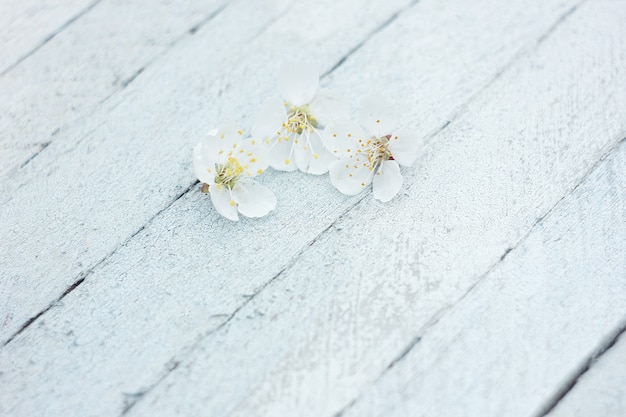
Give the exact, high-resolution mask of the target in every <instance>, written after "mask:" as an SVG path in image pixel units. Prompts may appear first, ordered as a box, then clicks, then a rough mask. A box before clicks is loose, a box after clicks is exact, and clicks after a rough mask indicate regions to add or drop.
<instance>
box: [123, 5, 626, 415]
mask: <svg viewBox="0 0 626 417" xmlns="http://www.w3.org/2000/svg"><path fill="white" fill-rule="evenodd" d="M429 4H430V3H428V2H424V3H420V6H422V7H426V5H429ZM459 7H460V6H459ZM417 10H423V9H420V8H419V6H418V7H416V13H417ZM459 15H461V16H462V15H465V13H460V14H459ZM623 17H624V16H623V13H616V12H615V10H614V8H612V7H611V3H610V2H593V3H586V4H585V5H583V6H582V7H581V8H580V10H578V11H576V12H574V13H573V14H572V15H571V16H569V17H568V18H566V19H564V20H563V21H562V22H561V24H560V25H559V26H557V27H556V28H555V29H554V30H553V31H551V32H550V33H549V34H548V35H547V37H545V38H542V39H541V40H540V42H539V43H540V44H539V46H538V48H537V50H536V52H534V53H533V54H532V55H531V56H529V57H527V58H524V59H522V60H521V62H520V63H519V64H516V65H513V66H512V67H511V68H510V69H509V70H507V71H505V72H504V73H503V74H502V75H501V76H500V77H499V78H498V80H496V81H495V82H494V83H493V84H492V85H491V86H490V87H489V88H488V89H487V90H486V91H485V92H484V93H482V94H480V95H479V96H477V97H476V98H475V100H474V101H473V102H472V103H470V104H469V105H468V109H467V111H466V112H464V113H463V114H462V115H460V116H459V117H457V118H456V120H454V121H453V122H452V123H451V124H450V126H449V127H448V128H447V129H445V130H444V131H443V132H442V133H441V134H439V135H437V136H436V137H435V139H434V140H433V141H432V143H431V144H430V145H429V149H428V150H427V153H426V155H425V156H424V157H423V158H422V159H421V166H420V167H418V168H416V169H415V170H408V171H405V173H406V174H407V179H406V182H407V184H410V185H409V188H408V190H407V195H405V196H403V197H402V198H399V199H397V200H394V201H393V202H392V203H390V204H386V205H377V204H376V202H374V201H371V200H370V199H369V198H366V199H365V201H363V202H362V203H361V204H359V205H358V206H357V207H356V208H355V209H354V210H351V211H350V212H349V213H348V214H346V215H345V216H344V218H342V219H341V220H340V221H339V222H337V223H336V224H335V226H334V227H333V228H331V229H329V231H328V233H326V234H325V235H324V236H322V237H321V238H319V239H318V240H317V241H316V242H315V243H313V245H312V246H311V247H310V248H309V249H307V250H305V251H304V252H303V254H302V255H301V256H300V257H299V258H298V261H297V262H296V263H295V264H294V265H293V266H291V267H289V268H288V269H287V270H286V271H285V272H284V273H283V274H281V276H280V277H278V279H276V280H274V281H273V282H272V283H271V284H269V285H268V286H266V287H265V288H264V289H263V290H262V291H260V292H259V293H258V295H257V296H256V297H255V298H254V299H253V300H252V301H251V302H250V303H248V304H247V305H245V306H244V307H243V308H241V310H239V311H238V312H237V314H236V315H235V316H234V317H233V318H232V319H230V320H229V322H228V323H227V324H226V326H224V327H223V328H221V329H219V330H217V331H216V332H214V333H213V334H211V335H210V336H209V337H207V338H206V339H205V340H203V341H202V342H201V343H199V344H198V347H197V348H196V349H195V350H194V351H193V352H192V353H191V354H189V355H188V356H187V358H186V359H184V360H183V361H182V362H181V364H180V365H179V366H178V367H177V369H176V370H174V371H172V372H171V375H170V376H169V377H168V378H167V379H166V380H165V381H163V382H162V383H160V384H159V385H158V386H156V387H155V388H154V389H152V390H151V391H150V392H149V393H148V394H146V396H144V398H143V399H142V400H141V401H140V402H138V403H137V405H136V406H135V407H134V408H133V409H132V410H131V413H130V415H146V416H147V415H150V416H155V415H157V416H158V415H170V414H174V413H178V414H182V415H187V414H189V415H193V414H198V413H206V414H216V415H230V416H247V415H255V416H258V415H290V414H295V413H297V414H298V415H333V414H334V413H335V412H337V411H339V410H341V409H342V408H343V407H344V406H345V405H347V404H349V403H350V401H351V400H352V399H353V398H355V397H356V396H357V395H358V394H359V392H360V391H361V390H362V389H363V388H364V387H366V386H368V385H369V384H371V383H372V382H374V381H375V380H376V379H377V378H378V377H379V375H381V373H383V372H384V371H385V369H387V367H388V366H390V364H392V363H393V362H394V361H395V360H396V359H397V358H398V357H401V356H402V354H403V352H404V351H405V350H406V348H407V347H408V346H411V345H412V344H413V343H415V341H416V339H415V337H416V336H418V335H420V334H421V329H425V328H427V327H429V326H430V325H432V324H433V323H434V322H436V321H437V320H438V319H439V317H440V315H441V314H443V313H444V312H445V311H446V310H447V309H449V308H450V306H452V305H454V304H455V303H456V302H458V300H459V299H461V298H462V297H463V296H464V295H465V294H466V293H467V291H468V290H469V289H470V288H472V287H473V286H474V285H476V284H477V283H478V282H479V281H480V278H481V277H482V276H484V274H485V273H486V272H487V271H489V270H490V268H492V267H493V265H495V264H497V263H498V262H499V260H500V259H501V257H502V256H503V255H504V254H506V253H507V251H508V250H509V249H510V248H513V247H515V246H516V245H517V244H518V242H520V241H521V240H523V238H524V236H525V235H526V233H527V231H528V230H530V229H531V228H532V226H533V225H534V224H535V222H536V221H537V219H539V218H541V217H542V216H544V215H546V213H549V212H550V210H551V208H552V207H554V205H555V204H556V203H557V202H558V201H559V200H560V199H561V198H562V196H563V195H565V194H566V193H567V192H569V191H571V190H572V189H574V188H575V187H576V186H577V184H579V183H580V181H581V180H582V179H583V178H584V177H585V175H586V174H587V173H588V172H589V171H590V169H592V168H593V166H594V164H595V163H596V162H597V161H598V160H599V159H600V158H601V157H602V156H603V155H605V154H606V153H608V152H609V151H610V150H611V149H614V147H615V146H616V144H617V143H618V141H619V140H620V139H622V138H623V137H624V136H625V133H626V125H625V122H624V119H623V118H622V117H621V116H620V114H621V111H622V110H621V109H623V108H624V106H625V105H626V90H625V89H623V88H622V87H623V83H624V79H626V78H625V77H624V68H626V66H624V65H623V60H624V56H623V54H621V52H620V51H622V50H623V47H624V39H623V35H622V31H621V28H622V27H623V23H622V22H623ZM598 19H599V20H600V21H602V22H603V25H598V21H599V20H598ZM480 21H481V22H483V23H484V22H486V21H487V22H488V21H489V19H481V20H480ZM413 22H414V21H413ZM398 24H400V23H398ZM415 26H416V27H419V26H420V25H417V24H416V25H415ZM600 26H602V27H601V28H600ZM398 27H401V26H398ZM456 28H457V30H459V31H460V32H461V33H463V34H464V35H465V38H464V39H467V38H471V36H470V35H469V33H470V32H469V31H465V30H461V28H463V29H464V27H463V26H461V25H460V22H457V25H456ZM394 34H396V35H397V33H394ZM494 37H497V36H494ZM396 39H397V38H396ZM373 41H375V40H373ZM370 46H371V47H372V48H376V46H377V45H375V44H368V46H367V47H368V49H369V47H370ZM418 55H419V56H422V57H425V56H429V54H428V53H423V54H416V56H418ZM359 63H360V60H359V58H358V57H355V59H353V60H350V61H349V62H348V63H346V66H345V67H343V68H342V69H341V70H339V71H338V72H337V73H336V74H335V76H334V77H335V78H336V80H337V82H339V80H341V82H343V83H345V85H347V86H349V87H350V89H351V90H352V89H354V91H358V90H359V84H358V83H359V82H362V81H363V79H367V78H369V77H370V76H369V74H368V73H367V72H366V70H363V67H361V66H357V65H358V64H359ZM352 65H355V66H352ZM356 68H360V69H361V71H362V72H360V73H359V74H362V75H354V74H355V69H356ZM344 71H345V73H344ZM373 71H376V70H373ZM363 72H364V73H363ZM342 73H343V74H344V75H343V77H345V78H343V77H342ZM347 74H350V77H348V76H347ZM402 74H404V73H402ZM340 77H341V78H340ZM361 77H363V78H361ZM398 77H399V76H398V75H397V74H396V78H395V82H394V83H393V84H391V83H390V84H389V90H390V91H389V92H390V93H391V94H392V95H393V96H397V97H402V95H403V94H402V90H404V91H406V90H407V89H408V88H409V87H408V86H410V85H412V84H411V83H409V82H406V83H404V82H402V79H400V80H399V79H398ZM407 77H410V75H408V76H407ZM582 80H584V82H583V81H582ZM353 82H354V84H353ZM435 85H436V84H435ZM394 86H396V87H394ZM396 89H397V90H396ZM619 90H621V92H618V91H619ZM410 92H412V91H410V90H409V91H408V93H410ZM439 93H440V94H441V91H439ZM427 96H428V95H427V94H423V95H414V96H413V97H427ZM598 115H602V118H603V123H602V124H599V123H597V120H598ZM616 195H617V196H619V193H617V194H616ZM617 206H618V207H619V204H618V205H617ZM616 224H619V221H617V222H616ZM612 238H613V239H615V238H616V235H615V234H614V235H612ZM612 265H613V266H616V265H615V264H612ZM617 270H619V269H613V268H611V267H609V274H610V275H609V276H613V277H615V271H617ZM227 282H233V283H234V285H235V286H237V285H240V284H239V283H238V282H237V281H233V280H229V281H227ZM621 282H623V281H617V282H616V281H613V288H614V289H617V288H621V287H619V285H620V283H621ZM226 285H228V284H226ZM617 293H618V295H615V297H619V292H617ZM622 294H623V292H622ZM579 295H580V293H579ZM582 297H585V295H584V291H583V293H582ZM613 300H615V303H616V305H617V306H619V303H620V299H619V298H613ZM578 301H579V302H581V303H582V304H586V303H585V301H584V300H578ZM483 302H484V300H483ZM586 305H588V304H586ZM485 308H486V307H485ZM606 311H609V312H611V313H610V314H611V315H606V316H604V319H606V320H607V323H610V322H613V323H615V321H616V319H617V313H616V311H617V310H601V311H600V313H602V312H606ZM619 311H623V309H620V310H619ZM607 314H608V313H607ZM600 317H601V316H599V318H598V319H597V320H595V321H594V322H596V323H597V322H598V321H599V320H600ZM604 330H606V328H605V329H604ZM466 331H468V332H469V330H466ZM600 334H602V333H600ZM469 337H471V335H470V336H469ZM496 337H497V335H496ZM590 340H593V338H592V339H590ZM596 340H597V339H596ZM537 354H538V355H540V354H541V352H537ZM180 358H184V356H182V355H179V356H176V357H175V360H179V359H180ZM504 369H506V368H504ZM561 377H563V375H561ZM551 388H554V389H557V388H558V387H557V386H554V385H553V386H551ZM296 410H297V411H296ZM382 415H385V414H384V413H382Z"/></svg>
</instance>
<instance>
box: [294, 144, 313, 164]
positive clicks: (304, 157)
mask: <svg viewBox="0 0 626 417" xmlns="http://www.w3.org/2000/svg"><path fill="white" fill-rule="evenodd" d="M296 137H297V138H298V143H297V144H295V145H294V146H293V157H294V159H295V161H296V166H297V167H298V169H299V170H300V171H302V172H307V171H308V170H309V160H310V159H313V156H312V154H311V151H310V150H309V148H308V141H307V139H306V137H305V136H304V135H298V136H296Z"/></svg>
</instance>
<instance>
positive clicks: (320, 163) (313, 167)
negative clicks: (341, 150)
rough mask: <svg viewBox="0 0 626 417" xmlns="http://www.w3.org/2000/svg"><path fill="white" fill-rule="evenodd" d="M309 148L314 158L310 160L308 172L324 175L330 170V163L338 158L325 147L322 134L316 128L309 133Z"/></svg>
mask: <svg viewBox="0 0 626 417" xmlns="http://www.w3.org/2000/svg"><path fill="white" fill-rule="evenodd" d="M309 149H310V153H311V156H312V158H311V159H310V160H309V169H308V170H307V172H308V173H309V174H313V175H322V174H325V173H327V172H328V168H329V167H330V164H332V163H333V162H335V161H336V160H337V158H336V157H335V156H334V155H333V154H332V153H331V152H330V151H329V150H327V149H326V148H325V147H324V143H323V142H322V134H321V133H320V132H319V131H317V130H315V131H313V132H311V134H310V135H309Z"/></svg>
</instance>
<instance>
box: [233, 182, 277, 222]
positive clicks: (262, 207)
mask: <svg viewBox="0 0 626 417" xmlns="http://www.w3.org/2000/svg"><path fill="white" fill-rule="evenodd" d="M233 197H234V198H235V201H236V202H237V203H238V204H239V206H238V207H239V212H240V213H241V214H243V215H244V216H246V217H263V216H265V215H266V214H267V213H269V212H270V211H272V210H274V209H275V208H276V196H274V193H273V192H272V190H270V189H269V188H267V187H264V186H262V185H261V184H259V183H258V182H256V181H254V180H249V181H246V182H244V183H242V184H238V186H237V187H235V189H234V190H233Z"/></svg>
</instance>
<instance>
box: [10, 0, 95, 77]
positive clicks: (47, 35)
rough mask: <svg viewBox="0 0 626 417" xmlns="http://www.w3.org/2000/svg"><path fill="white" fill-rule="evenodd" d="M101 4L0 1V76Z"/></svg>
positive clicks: (62, 0)
mask: <svg viewBox="0 0 626 417" xmlns="http://www.w3.org/2000/svg"><path fill="white" fill-rule="evenodd" d="M100 1H101V0H57V1H51V0H48V1H40V0H2V3H0V76H1V75H3V74H4V73H6V72H8V71H9V70H11V69H12V68H13V67H14V66H15V65H16V64H17V63H18V62H20V60H23V59H24V58H25V57H27V56H29V55H30V54H32V53H33V52H34V51H36V50H37V49H38V48H39V47H41V46H42V45H44V44H45V43H46V42H48V41H49V40H50V39H52V38H53V37H55V36H56V35H57V34H58V33H59V32H61V31H63V30H64V29H66V28H67V27H68V26H70V25H71V24H72V23H73V22H75V21H76V20H78V19H79V18H80V17H82V16H83V15H84V14H85V13H87V12H88V11H89V10H91V8H93V7H94V6H95V5H96V4H98V3H99V2H100Z"/></svg>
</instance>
